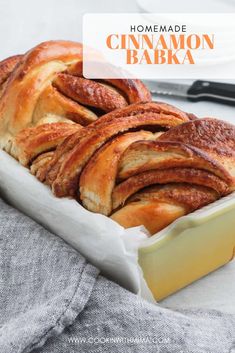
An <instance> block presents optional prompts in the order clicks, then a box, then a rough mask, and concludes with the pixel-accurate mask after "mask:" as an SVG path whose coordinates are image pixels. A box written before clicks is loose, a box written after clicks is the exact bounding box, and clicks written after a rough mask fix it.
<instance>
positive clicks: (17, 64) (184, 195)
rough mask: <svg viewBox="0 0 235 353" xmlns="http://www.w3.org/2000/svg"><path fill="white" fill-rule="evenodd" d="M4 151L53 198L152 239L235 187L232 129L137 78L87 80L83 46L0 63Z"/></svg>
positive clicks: (54, 46)
mask: <svg viewBox="0 0 235 353" xmlns="http://www.w3.org/2000/svg"><path fill="white" fill-rule="evenodd" d="M0 85H1V95H0V146H1V148H2V149H4V150H6V151H7V152H8V153H10V154H11V155H12V156H13V157H15V158H16V159H17V160H19V162H20V163H21V164H23V165H24V166H27V167H28V168H30V170H31V172H32V174H34V175H35V176H36V177H37V178H38V179H39V180H40V181H41V182H43V183H45V184H46V185H48V186H49V187H50V188H51V189H52V192H53V193H54V195H55V196H56V197H70V198H74V199H76V200H77V201H78V202H80V203H81V204H82V205H83V206H84V207H85V208H86V209H87V210H89V211H91V212H96V213H101V214H103V215H106V216H109V217H111V218H112V219H113V220H114V221H116V222H118V223H120V224H121V225H122V226H124V227H126V228H128V227H133V226H139V225H144V226H145V228H146V229H147V230H148V231H149V233H150V234H154V233H156V232H158V231H159V230H161V229H162V228H164V227H165V226H167V225H168V224H170V223H171V222H172V221H174V220H175V219H177V218H178V217H181V216H183V215H186V214H188V213H190V212H193V211H195V210H196V209H198V208H201V207H203V206H205V205H207V204H209V203H211V202H214V201H215V200H217V199H219V198H221V197H223V196H225V195H227V194H229V193H231V192H232V191H234V190H235V126H233V125H231V124H228V123H226V122H224V121H222V120H218V119H213V118H203V119H198V118H197V117H195V116H194V115H193V114H188V113H185V112H183V111H181V110H180V109H178V108H176V107H173V106H171V105H169V104H166V103H162V102H152V101H151V95H150V92H149V91H148V89H147V88H146V87H145V86H144V85H143V83H142V82H141V81H139V80H113V79H110V80H105V81H100V80H88V79H85V78H84V77H83V76H82V45H81V44H78V43H72V42H64V41H52V42H46V43H42V44H40V45H39V46H37V47H36V48H34V49H32V50H31V51H29V52H28V53H26V54H25V55H22V56H20V55H18V56H15V57H12V58H9V59H6V60H4V61H3V62H2V63H0Z"/></svg>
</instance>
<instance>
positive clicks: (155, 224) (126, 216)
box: [111, 200, 186, 235]
mask: <svg viewBox="0 0 235 353" xmlns="http://www.w3.org/2000/svg"><path fill="white" fill-rule="evenodd" d="M185 214H186V213H185V209H184V208H183V207H182V206H179V205H172V204H169V203H165V202H157V201H154V200H148V201H139V202H132V203H129V204H127V205H126V206H124V207H123V208H121V209H120V210H118V211H117V212H115V213H114V214H113V215H112V216H111V218H112V219H113V220H114V221H116V222H117V223H119V224H120V225H121V226H123V227H124V228H130V227H137V226H141V225H144V226H145V228H146V229H147V230H148V231H149V233H150V234H152V235H153V234H155V233H157V232H158V231H160V230H161V229H163V228H165V227H166V226H168V225H169V224H170V223H172V222H173V221H174V220H176V219H177V218H179V217H181V216H184V215H185Z"/></svg>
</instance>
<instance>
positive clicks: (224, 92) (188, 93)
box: [144, 80, 235, 105]
mask: <svg viewBox="0 0 235 353" xmlns="http://www.w3.org/2000/svg"><path fill="white" fill-rule="evenodd" d="M144 83H145V84H146V86H147V87H148V88H149V90H150V91H151V93H152V94H154V95H160V96H175V97H181V98H186V99H188V100H191V101H195V102H197V101H212V102H217V103H223V104H229V105H235V84H231V83H222V82H211V81H203V80H197V81H194V82H193V83H192V84H187V83H183V84H182V83H173V82H172V83H171V82H167V81H157V80H156V81H152V80H145V81H144Z"/></svg>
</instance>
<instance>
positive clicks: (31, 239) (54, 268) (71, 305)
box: [0, 200, 99, 353]
mask: <svg viewBox="0 0 235 353" xmlns="http://www.w3.org/2000/svg"><path fill="white" fill-rule="evenodd" d="M0 209H1V211H0V224H1V226H0V239H1V240H0V269H1V272H0V273H1V275H0V276H1V281H0V347H1V348H0V351H1V353H23V352H24V353H27V352H31V351H32V349H33V348H36V347H39V346H42V345H43V344H44V343H45V342H46V340H47V339H48V338H49V337H52V336H55V335H58V334H60V333H61V332H62V331H63V330H64V328H65V327H67V326H69V325H72V324H73V322H74V320H75V319H76V317H77V316H78V315H79V313H80V312H81V311H82V310H83V309H84V306H85V305H86V303H87V301H88V300H89V298H90V295H91V292H92V289H93V286H94V283H95V281H96V277H97V275H98V273H99V271H98V269H96V268H95V267H93V266H92V265H90V264H88V263H87V262H86V260H85V259H84V258H83V257H82V256H81V255H80V254H79V253H78V252H77V251H75V250H74V249H72V248H71V247H70V246H69V245H67V244H66V243H65V242H64V241H63V240H61V239H60V238H59V237H57V236H55V235H53V234H51V233H50V232H48V231H47V230H45V229H44V228H43V227H41V226H40V225H38V224H36V223H35V222H34V221H32V220H31V219H29V218H28V217H26V216H24V215H22V214H20V213H19V212H18V211H16V210H14V209H13V208H11V207H9V206H8V205H6V204H5V203H4V202H3V201H1V200H0Z"/></svg>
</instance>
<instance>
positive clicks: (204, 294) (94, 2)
mask: <svg viewBox="0 0 235 353" xmlns="http://www.w3.org/2000/svg"><path fill="white" fill-rule="evenodd" d="M139 1H140V2H141V3H142V6H145V5H146V6H145V8H146V7H147V8H149V9H152V10H153V11H156V7H157V8H158V0H152V1H151V0H148V1H143V0H142V1H141V0H139ZM171 1H172V4H175V3H176V1H175V0H170V1H169V0H168V1H166V0H165V1H164V2H162V1H161V2H159V4H161V11H167V9H166V8H164V4H165V6H166V7H168V8H170V6H169V3H170V2H171ZM182 1H183V0H182ZM197 2H198V1H197ZM215 2H216V3H218V0H213V3H215ZM223 2H224V4H226V5H227V4H229V5H231V4H232V5H233V4H234V6H235V1H234V2H233V0H223ZM189 3H192V2H191V1H187V4H189ZM203 3H204V5H205V4H206V3H207V2H206V1H203ZM210 9H211V8H207V9H206V8H203V10H202V11H204V10H205V11H206V10H207V11H210ZM142 10H143V9H142ZM180 10H181V9H180ZM190 10H191V11H192V9H189V11H190ZM137 11H139V7H138V6H137V4H136V2H135V0H115V1H112V0H38V1H35V0H0V43H1V44H0V59H4V58H5V57H7V56H9V55H13V54H19V53H24V52H25V51H26V50H28V49H29V48H31V47H32V46H34V45H36V44H38V43H39V42H41V41H44V40H49V39H70V40H75V41H81V39H82V15H83V14H84V13H89V12H92V13H95V12H137ZM171 11H172V8H171ZM98 30H99V28H97V31H98ZM157 99H158V100H159V97H158V98H157ZM161 99H162V98H161ZM164 100H165V101H168V102H170V103H173V104H175V105H178V106H179V107H180V108H182V109H184V110H186V111H188V112H193V113H195V114H197V115H198V116H200V117H203V116H216V117H221V118H222V119H225V120H228V121H231V122H233V123H235V108H234V107H227V106H224V105H220V104H215V103H205V102H203V103H191V102H186V101H184V100H176V99H169V98H168V99H164ZM224 236H226V234H225V235H224ZM234 279H235V263H234V262H233V263H230V264H228V265H227V266H224V267H223V268H221V269H220V270H218V271H216V272H214V273H213V274H211V275H209V276H207V277H205V278H203V279H201V280H199V281H197V282H195V283H194V284H192V285H191V286H189V287H187V288H185V289H184V290H181V291H180V292H178V293H177V294H175V295H173V296H171V297H169V298H168V299H166V300H165V301H164V304H165V305H167V306H170V307H173V308H180V307H183V308H189V307H193V306H195V307H198V306H201V307H209V308H217V309H221V310H225V311H228V312H232V311H233V312H235V280H234Z"/></svg>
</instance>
